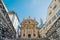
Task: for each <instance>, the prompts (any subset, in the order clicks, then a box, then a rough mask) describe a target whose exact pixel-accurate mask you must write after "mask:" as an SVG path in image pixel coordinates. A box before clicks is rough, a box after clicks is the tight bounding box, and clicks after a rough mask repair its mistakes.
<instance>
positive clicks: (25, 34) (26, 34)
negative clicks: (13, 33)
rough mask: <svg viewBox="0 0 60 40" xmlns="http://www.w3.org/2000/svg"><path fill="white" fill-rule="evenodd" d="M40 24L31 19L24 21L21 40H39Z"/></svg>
mask: <svg viewBox="0 0 60 40" xmlns="http://www.w3.org/2000/svg"><path fill="white" fill-rule="evenodd" d="M39 30H40V28H39V27H38V22H37V21H36V20H35V19H31V18H30V17H29V18H27V19H23V21H22V23H21V30H20V38H23V39H24V38H39V37H40V35H39Z"/></svg>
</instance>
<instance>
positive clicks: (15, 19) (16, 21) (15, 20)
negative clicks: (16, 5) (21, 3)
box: [9, 14, 19, 32]
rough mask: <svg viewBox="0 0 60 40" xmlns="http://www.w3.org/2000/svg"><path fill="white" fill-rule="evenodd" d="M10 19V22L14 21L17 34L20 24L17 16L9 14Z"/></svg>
mask: <svg viewBox="0 0 60 40" xmlns="http://www.w3.org/2000/svg"><path fill="white" fill-rule="evenodd" d="M9 17H10V20H11V21H12V23H13V26H14V28H15V30H16V32H17V30H18V24H19V22H18V18H17V16H16V15H15V14H9ZM13 18H14V20H13Z"/></svg>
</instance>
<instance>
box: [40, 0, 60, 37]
mask: <svg viewBox="0 0 60 40" xmlns="http://www.w3.org/2000/svg"><path fill="white" fill-rule="evenodd" d="M54 6H55V8H54ZM59 10H60V2H59V0H52V2H51V4H50V5H49V7H48V15H47V20H46V23H45V25H44V27H43V28H42V29H41V30H40V35H41V36H42V37H46V33H47V32H48V30H49V29H50V28H51V27H52V25H53V24H54V22H55V21H56V20H57V19H58V17H59V16H57V13H58V11H59ZM54 16H55V17H56V18H54ZM53 19H54V20H53Z"/></svg>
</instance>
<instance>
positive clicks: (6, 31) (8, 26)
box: [0, 0, 16, 40]
mask: <svg viewBox="0 0 60 40" xmlns="http://www.w3.org/2000/svg"><path fill="white" fill-rule="evenodd" d="M5 38H7V39H13V40H14V39H15V38H16V31H15V29H14V27H13V25H12V22H11V21H10V18H9V16H8V10H7V8H6V6H5V5H4V3H3V0H0V40H4V39H5Z"/></svg>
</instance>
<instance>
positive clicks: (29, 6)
mask: <svg viewBox="0 0 60 40" xmlns="http://www.w3.org/2000/svg"><path fill="white" fill-rule="evenodd" d="M51 1H52V0H4V3H5V5H6V7H7V8H8V10H9V11H12V10H13V11H15V12H16V13H17V15H18V17H19V20H20V22H21V21H22V20H23V18H28V17H29V16H30V17H31V18H33V19H34V18H36V20H37V21H38V22H39V23H40V18H42V19H43V22H45V21H46V16H47V14H48V13H47V11H48V7H49V4H50V3H51Z"/></svg>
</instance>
